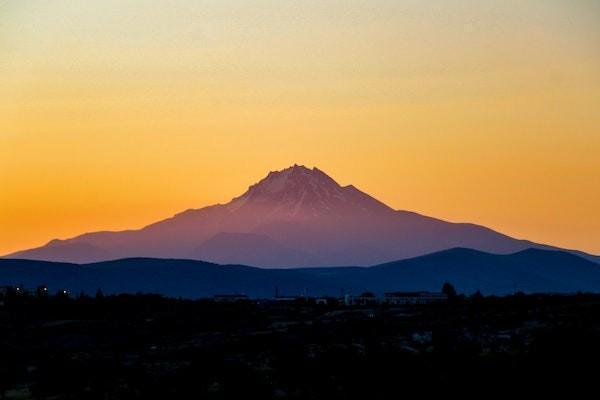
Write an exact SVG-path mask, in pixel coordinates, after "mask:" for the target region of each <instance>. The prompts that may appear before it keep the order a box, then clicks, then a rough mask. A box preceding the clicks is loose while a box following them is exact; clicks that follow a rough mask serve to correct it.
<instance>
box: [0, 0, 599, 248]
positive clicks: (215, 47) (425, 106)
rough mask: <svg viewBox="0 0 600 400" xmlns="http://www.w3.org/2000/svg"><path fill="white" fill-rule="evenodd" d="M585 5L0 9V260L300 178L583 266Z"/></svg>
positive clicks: (589, 191)
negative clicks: (280, 172) (559, 250)
mask: <svg viewBox="0 0 600 400" xmlns="http://www.w3.org/2000/svg"><path fill="white" fill-rule="evenodd" d="M599 105H600V5H598V4H597V3H595V2H592V1H586V0H579V1H569V2H566V1H558V0H544V1H541V0H539V1H537V0H536V1H528V2H522V1H491V0H488V1H467V0H457V1H446V0H444V1H441V0H440V1H429V2H421V1H416V0H410V1H385V0H372V1H368V2H367V1H352V0H346V1H323V0H321V1H294V2H292V1H281V0H278V1H242V0H230V1H222V0H220V1H216V0H215V1H191V0H190V1H183V0H178V1H169V2H167V1H165V2H157V1H116V0H105V1H85V2H83V1H82V2H73V1H58V0H57V1H52V2H42V1H30V2H22V1H16V0H15V1H5V2H1V3H0V254H4V253H8V252H11V251H15V250H18V249H23V248H27V247H33V246H37V245H40V244H43V243H45V242H47V241H48V240H50V239H52V238H55V237H59V238H65V237H70V236H74V235H76V234H79V233H83V232H87V231H94V230H118V229H126V228H137V227H141V226H143V225H145V224H147V223H150V222H153V221H155V220H158V219H161V218H165V217H168V216H170V215H172V214H174V213H176V212H178V211H181V210H184V209H187V208H199V207H202V206H205V205H210V204H213V203H217V202H221V203H222V202H226V201H228V200H229V199H231V198H232V197H234V196H237V195H239V194H241V193H242V192H243V191H244V190H245V189H246V187H247V186H249V185H250V184H252V183H254V182H256V181H257V180H259V179H260V178H262V177H263V176H264V175H266V173H267V172H268V171H269V170H275V169H281V168H284V167H286V166H289V165H291V164H294V163H299V164H306V165H307V166H318V167H319V168H320V169H322V170H324V171H325V172H327V173H328V174H330V175H331V176H332V177H333V178H334V179H336V180H338V181H339V182H340V183H341V184H349V183H352V184H354V185H355V186H357V187H358V188H360V189H362V190H363V191H365V192H367V193H369V194H371V195H373V196H374V197H376V198H378V199H380V200H382V201H384V202H385V203H387V204H388V205H390V206H392V207H394V208H397V209H406V210H412V211H416V212H420V213H423V214H426V215H431V216H435V217H438V218H442V219H447V220H450V221H461V222H462V221H468V222H474V223H478V224H481V225H485V226H488V227H491V228H493V229H496V230H499V231H501V232H503V233H506V234H509V235H511V236H515V237H519V238H527V239H530V240H534V241H537V242H543V243H549V244H553V245H558V246H561V247H567V248H577V249H581V250H586V251H589V252H592V253H596V254H600V207H599V204H600V184H599V183H598V182H600V112H599V111H598V106H599Z"/></svg>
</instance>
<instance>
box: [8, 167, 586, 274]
mask: <svg viewBox="0 0 600 400" xmlns="http://www.w3.org/2000/svg"><path fill="white" fill-rule="evenodd" d="M453 247H465V248H472V249H476V250H480V251H487V252H492V253H500V254H507V253H514V252H516V251H520V250H524V249H526V248H529V247H538V248H545V249H551V247H549V246H544V245H539V244H535V243H532V242H529V241H524V240H517V239H513V238H511V237H508V236H506V235H502V234H500V233H498V232H495V231H492V230H491V229H488V228H485V227H482V226H478V225H473V224H456V223H450V222H446V221H442V220H439V219H435V218H430V217H426V216H423V215H419V214H416V213H413V212H408V211H396V210H393V209H392V208H390V207H388V206H387V205H385V204H383V203H382V202H380V201H378V200H376V199H374V198H373V197H371V196H369V195H368V194H366V193H363V192H361V191H360V190H358V189H357V188H355V187H354V186H352V185H348V186H341V185H339V184H338V183H337V182H336V181H335V180H334V179H332V178H331V177H329V176H328V175H327V174H325V173H324V172H323V171H321V170H319V169H317V168H312V169H309V168H306V167H304V166H299V165H294V166H292V167H289V168H286V169H283V170H281V171H274V172H270V173H269V174H268V175H267V176H266V177H265V178H263V179H262V180H260V181H259V182H258V183H256V184H254V185H252V186H250V187H249V188H248V190H247V191H246V192H245V193H244V194H242V195H241V196H239V197H236V198H234V199H233V200H231V201H230V202H229V203H227V204H217V205H213V206H208V207H204V208H200V209H190V210H187V211H184V212H182V213H179V214H177V215H175V216H173V217H171V218H168V219H165V220H163V221H159V222H156V223H154V224H151V225H148V226H146V227H144V228H142V229H138V230H128V231H121V232H93V233H86V234H83V235H80V236H77V237H74V238H71V239H67V240H56V239H55V240H52V241H51V242H49V243H48V244H47V245H45V246H42V247H38V248H35V249H30V250H24V251H21V252H17V253H14V254H11V255H9V256H10V257H12V258H28V259H37V260H48V261H69V262H79V263H81V262H94V261H103V260H109V259H116V258H125V257H162V258H191V259H199V260H204V261H212V262H218V263H224V264H227V263H235V264H248V265H257V266H263V267H292V266H324V265H329V266H336V265H373V264H377V263H382V262H386V261H391V260H398V259H404V258H409V257H415V256H420V255H424V254H427V253H432V252H435V251H440V250H444V249H449V248H453ZM578 254H580V255H581V254H582V253H578ZM583 255H584V256H586V257H588V258H590V259H595V260H596V261H597V258H595V257H594V256H590V255H586V254H583Z"/></svg>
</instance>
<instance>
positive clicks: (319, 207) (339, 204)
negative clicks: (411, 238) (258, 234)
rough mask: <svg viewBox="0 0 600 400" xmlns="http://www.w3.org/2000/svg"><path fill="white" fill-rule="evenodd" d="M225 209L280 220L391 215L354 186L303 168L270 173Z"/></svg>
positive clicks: (298, 166)
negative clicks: (341, 183)
mask: <svg viewBox="0 0 600 400" xmlns="http://www.w3.org/2000/svg"><path fill="white" fill-rule="evenodd" d="M227 208H228V210H229V211H231V212H234V211H235V212H239V211H241V210H248V211H250V210H251V211H252V212H260V213H263V214H264V216H265V217H268V218H272V219H280V220H308V219H313V218H324V217H325V218H326V217H331V216H334V215H342V214H352V213H359V214H365V213H366V214H375V213H382V212H393V210H392V209H391V208H389V207H388V206H386V205H385V204H383V203H381V202H379V201H377V200H375V199H374V198H372V197H371V196H369V195H367V194H365V193H363V192H361V191H360V190H358V189H356V188H355V187H354V186H352V185H348V186H340V185H339V184H338V183H337V182H336V181H335V180H333V179H332V178H331V177H329V176H328V175H327V174H325V173H324V172H323V171H321V170H320V169H318V168H313V169H309V168H306V167H305V166H303V165H294V166H292V167H289V168H286V169H284V170H282V171H275V172H270V173H269V175H267V176H266V177H265V178H264V179H262V180H261V181H259V182H258V183H257V184H255V185H252V186H250V188H248V191H247V192H246V193H244V194H243V195H242V196H240V197H237V198H235V199H233V200H232V201H231V202H230V203H229V204H228V205H227Z"/></svg>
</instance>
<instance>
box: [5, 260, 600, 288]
mask: <svg viewBox="0 0 600 400" xmlns="http://www.w3.org/2000/svg"><path fill="white" fill-rule="evenodd" d="M444 282H451V283H452V284H453V285H454V286H455V287H456V288H457V289H458V291H459V292H462V293H473V292H475V291H476V290H481V291H482V292H483V293H485V294H507V293H513V292H514V291H516V290H519V291H523V292H526V293H527V292H529V293H532V292H562V293H573V292H576V291H579V290H581V291H587V292H600V265H599V264H595V263H593V262H591V261H588V260H585V259H583V258H581V257H579V256H576V255H573V254H570V253H567V252H561V251H551V250H539V249H528V250H524V251H521V252H518V253H514V254H509V255H497V254H490V253H484V252H480V251H476V250H471V249H462V248H457V249H450V250H445V251H441V252H437V253H433V254H429V255H425V256H421V257H415V258H411V259H407V260H401V261H397V262H392V263H387V264H382V265H378V266H374V267H330V268H296V269H294V268H288V269H273V268H269V269H265V268H256V267H247V266H241V265H225V266H222V265H217V264H212V263H207V262H203V261H195V260H173V259H152V258H130V259H122V260H115V261H105V262H100V263H92V264H81V265H77V264H68V263H51V262H45V261H30V260H15V259H0V286H2V285H15V284H24V285H25V286H27V287H36V286H37V285H40V284H46V285H48V286H49V288H50V290H51V292H55V291H57V290H58V289H60V288H68V289H70V290H71V291H72V292H73V293H78V292H80V291H84V292H87V293H89V294H94V293H95V292H96V290H97V289H98V288H101V289H102V290H103V291H104V292H105V293H136V292H146V293H160V294H163V295H167V296H173V297H186V298H200V297H207V296H212V295H215V294H223V293H245V294H247V295H249V296H252V297H259V298H269V297H273V295H274V292H275V288H278V289H279V292H280V293H284V294H288V295H301V294H303V293H306V292H307V293H308V294H309V295H314V296H318V295H331V296H339V295H340V293H341V292H342V291H343V292H344V293H348V294H358V293H360V292H363V291H367V290H368V291H374V292H376V293H379V294H381V293H383V292H386V291H396V290H431V291H438V290H440V288H441V287H442V285H443V284H444Z"/></svg>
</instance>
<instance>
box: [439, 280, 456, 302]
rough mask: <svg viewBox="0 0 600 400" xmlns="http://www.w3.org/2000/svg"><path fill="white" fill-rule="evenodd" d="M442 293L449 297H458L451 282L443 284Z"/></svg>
mask: <svg viewBox="0 0 600 400" xmlns="http://www.w3.org/2000/svg"><path fill="white" fill-rule="evenodd" d="M442 293H444V294H445V295H446V296H448V299H454V298H456V289H455V288H454V286H453V285H452V284H451V283H450V282H446V283H444V286H442Z"/></svg>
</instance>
